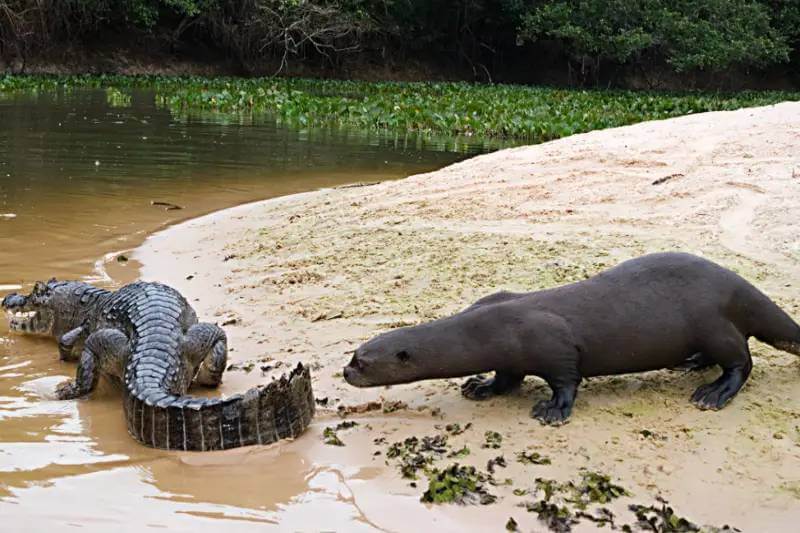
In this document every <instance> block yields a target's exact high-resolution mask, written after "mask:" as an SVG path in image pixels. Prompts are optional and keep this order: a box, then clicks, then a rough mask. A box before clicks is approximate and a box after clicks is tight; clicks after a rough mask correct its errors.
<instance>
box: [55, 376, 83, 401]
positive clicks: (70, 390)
mask: <svg viewBox="0 0 800 533" xmlns="http://www.w3.org/2000/svg"><path fill="white" fill-rule="evenodd" d="M81 396H85V394H84V393H83V391H81V390H80V388H79V387H78V384H77V382H76V381H75V380H74V379H68V380H66V381H63V382H61V383H59V384H58V386H57V387H56V398H58V399H59V400H76V399H78V398H80V397H81Z"/></svg>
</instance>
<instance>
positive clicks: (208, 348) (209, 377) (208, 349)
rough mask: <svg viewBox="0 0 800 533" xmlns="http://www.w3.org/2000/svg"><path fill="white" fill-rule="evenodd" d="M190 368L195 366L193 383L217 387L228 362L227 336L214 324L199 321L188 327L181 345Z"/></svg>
mask: <svg viewBox="0 0 800 533" xmlns="http://www.w3.org/2000/svg"><path fill="white" fill-rule="evenodd" d="M182 352H183V356H184V357H186V358H187V359H188V361H189V363H190V364H191V366H192V368H197V374H196V375H195V376H194V381H195V383H198V384H200V385H204V386H206V387H217V386H219V384H220V383H222V373H223V372H224V371H225V367H226V366H227V362H228V337H227V336H226V335H225V331H224V330H223V329H222V328H220V327H219V326H217V325H215V324H209V323H207V322H201V323H199V324H195V325H194V326H192V327H190V328H189V330H188V331H187V332H186V337H185V339H184V341H183V347H182Z"/></svg>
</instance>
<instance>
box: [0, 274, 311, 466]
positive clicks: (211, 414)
mask: <svg viewBox="0 0 800 533" xmlns="http://www.w3.org/2000/svg"><path fill="white" fill-rule="evenodd" d="M2 307H3V309H4V310H5V311H6V312H7V313H8V314H9V327H10V329H11V331H15V332H19V333H24V334H31V335H40V336H42V335H43V336H50V337H54V338H55V339H57V340H58V348H59V353H60V356H61V358H62V359H64V360H71V359H78V370H77V375H76V377H75V379H74V380H69V381H66V382H64V383H62V384H61V385H60V386H59V387H58V389H57V391H56V394H57V396H58V397H59V398H60V399H65V400H66V399H74V398H79V397H83V396H86V395H88V394H89V393H90V392H91V391H92V390H93V389H94V388H95V386H96V385H97V382H98V379H99V378H100V376H101V374H103V375H106V376H108V377H110V378H112V380H115V381H119V382H120V383H121V384H122V386H123V388H124V410H125V418H126V420H127V425H128V431H129V432H130V434H131V435H132V436H133V437H134V438H135V439H136V440H138V441H139V442H141V443H143V444H146V445H148V446H153V447H156V448H162V449H167V450H196V451H209V450H222V449H228V448H235V447H238V446H247V445H251V444H268V443H271V442H275V441H277V440H279V439H283V438H291V437H296V436H298V435H300V434H301V433H302V432H303V431H304V430H305V429H306V427H307V426H308V424H309V423H310V422H311V419H312V417H313V415H314V395H313V392H312V389H311V376H310V374H309V371H308V368H307V367H304V366H303V365H302V364H298V365H297V367H296V368H294V370H292V372H291V373H290V374H289V375H288V376H283V377H281V378H280V379H277V380H273V381H272V382H271V383H269V384H267V385H264V386H260V387H256V388H253V389H250V390H249V391H247V392H246V393H244V394H237V395H235V396H230V397H227V398H204V397H197V396H188V395H186V393H187V391H188V389H189V387H190V385H191V384H192V383H196V384H199V385H203V386H207V387H217V386H218V385H219V384H220V382H221V380H222V373H223V371H224V370H225V367H226V364H227V352H228V348H227V337H226V336H225V332H224V331H223V330H222V329H221V328H220V327H218V326H216V325H214V324H209V323H202V322H198V320H197V315H196V314H195V311H194V310H193V309H192V307H191V305H189V303H188V302H187V301H186V299H185V298H184V297H183V296H181V294H180V293H179V292H178V291H176V290H175V289H173V288H171V287H168V286H166V285H162V284H160V283H146V282H136V283H132V284H130V285H126V286H124V287H122V288H121V289H119V290H117V291H113V292H112V291H107V290H104V289H100V288H97V287H94V286H92V285H89V284H86V283H82V282H77V281H56V280H51V281H49V282H47V283H44V282H38V283H36V285H35V286H34V288H33V291H32V292H31V293H30V294H29V295H27V296H26V295H21V294H16V293H14V294H9V295H8V296H6V297H5V298H4V299H3V301H2Z"/></svg>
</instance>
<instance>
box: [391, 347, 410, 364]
mask: <svg viewBox="0 0 800 533" xmlns="http://www.w3.org/2000/svg"><path fill="white" fill-rule="evenodd" d="M395 355H396V356H397V358H398V359H400V361H402V362H404V363H405V362H406V361H408V360H409V359H411V356H410V355H409V354H408V352H407V351H405V350H401V351H399V352H397V353H396V354H395Z"/></svg>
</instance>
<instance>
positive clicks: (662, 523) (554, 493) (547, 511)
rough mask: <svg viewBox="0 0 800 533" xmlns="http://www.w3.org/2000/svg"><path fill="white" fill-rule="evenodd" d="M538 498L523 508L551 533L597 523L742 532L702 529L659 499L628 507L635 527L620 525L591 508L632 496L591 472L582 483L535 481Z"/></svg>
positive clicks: (664, 530) (666, 532) (669, 532)
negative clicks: (647, 504)
mask: <svg viewBox="0 0 800 533" xmlns="http://www.w3.org/2000/svg"><path fill="white" fill-rule="evenodd" d="M535 492H536V494H538V495H540V498H539V499H538V500H535V501H532V502H527V503H524V504H520V505H521V506H523V507H525V508H526V509H527V510H528V511H529V512H532V513H536V516H537V517H538V518H539V520H541V521H542V522H543V523H544V524H546V525H547V527H548V529H550V531H559V532H563V531H571V530H572V526H574V525H575V524H578V523H580V522H581V521H582V520H589V521H591V522H594V523H595V524H596V525H597V526H599V527H603V526H605V525H608V526H609V527H610V528H611V529H614V530H622V531H626V532H633V531H653V532H656V533H685V532H693V531H708V532H722V531H739V530H738V529H736V528H732V527H730V526H727V525H725V526H723V527H721V528H715V527H702V528H701V527H700V526H698V525H696V524H694V523H692V522H690V521H689V520H687V519H686V518H683V517H680V516H678V515H677V514H676V513H675V511H674V510H673V509H672V507H670V506H669V505H668V504H667V502H666V501H664V500H662V499H660V498H659V499H658V501H659V505H650V506H644V505H638V504H633V505H629V506H628V509H630V510H631V511H632V512H633V513H634V515H635V516H636V522H634V523H633V524H624V525H621V526H620V525H618V524H617V523H616V521H615V520H616V517H615V516H614V513H612V512H611V510H610V509H608V508H607V507H595V508H594V510H593V511H589V510H587V509H588V507H589V506H597V505H602V504H605V503H608V502H610V501H612V500H615V499H617V498H621V497H623V496H630V493H629V492H628V491H627V490H626V489H625V488H623V487H621V486H620V485H617V484H616V483H613V482H612V481H611V478H610V477H609V476H607V475H605V474H601V473H599V472H592V471H588V470H585V471H582V472H581V480H580V482H573V481H568V482H566V483H560V482H558V481H555V480H553V479H544V478H536V491H535ZM514 494H515V495H517V496H524V495H525V494H527V491H524V490H523V489H515V490H514Z"/></svg>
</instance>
